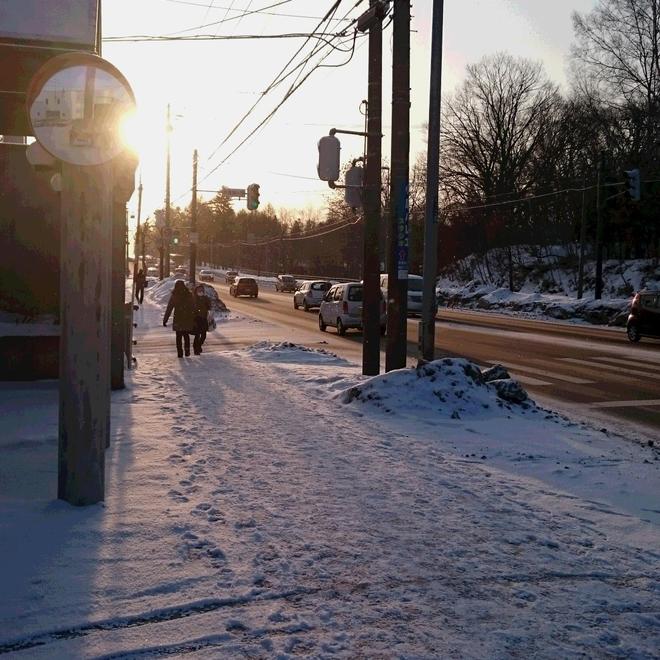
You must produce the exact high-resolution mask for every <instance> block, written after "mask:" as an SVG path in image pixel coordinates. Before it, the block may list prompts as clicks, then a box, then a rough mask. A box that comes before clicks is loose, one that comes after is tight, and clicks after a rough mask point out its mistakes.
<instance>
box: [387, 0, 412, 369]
mask: <svg viewBox="0 0 660 660" xmlns="http://www.w3.org/2000/svg"><path fill="white" fill-rule="evenodd" d="M393 4H394V19H393V45H392V51H393V52H392V147H391V154H392V164H391V169H390V222H389V240H388V245H389V250H388V267H387V273H388V278H387V281H388V285H387V298H388V301H387V302H388V310H387V352H386V355H385V369H386V371H391V370H392V369H400V368H402V367H405V366H406V348H407V342H408V335H407V315H408V300H407V297H408V178H409V157H410V0H394V3H393Z"/></svg>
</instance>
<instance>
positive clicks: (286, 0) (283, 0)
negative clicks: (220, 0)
mask: <svg viewBox="0 0 660 660" xmlns="http://www.w3.org/2000/svg"><path fill="white" fill-rule="evenodd" d="M289 2H292V0H279V2H275V3H273V4H271V5H267V6H265V7H260V8H259V9H253V10H252V11H251V12H246V11H244V12H243V13H242V14H241V15H240V17H239V16H230V17H229V18H227V14H228V13H229V11H230V10H231V7H233V6H234V0H232V3H231V6H230V7H228V8H227V7H223V9H227V11H226V12H225V17H224V18H223V19H222V20H220V21H213V23H203V24H202V25H196V26H194V27H190V28H186V29H185V30H179V31H178V32H172V34H182V33H184V32H192V31H193V30H201V29H202V28H206V27H213V26H214V25H221V24H222V23H227V22H229V21H235V20H236V19H238V18H243V17H244V16H249V15H250V14H260V13H262V12H264V11H265V10H266V9H274V8H275V7H280V6H281V5H286V4H288V3H289ZM237 11H240V10H237ZM204 20H206V16H205V17H204Z"/></svg>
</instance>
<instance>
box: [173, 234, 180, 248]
mask: <svg viewBox="0 0 660 660" xmlns="http://www.w3.org/2000/svg"><path fill="white" fill-rule="evenodd" d="M172 243H173V244H174V245H178V244H179V232H178V231H175V232H172Z"/></svg>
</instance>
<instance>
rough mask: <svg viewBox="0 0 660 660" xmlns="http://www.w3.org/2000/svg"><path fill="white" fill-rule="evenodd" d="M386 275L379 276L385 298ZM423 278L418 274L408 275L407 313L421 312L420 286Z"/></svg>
mask: <svg viewBox="0 0 660 660" xmlns="http://www.w3.org/2000/svg"><path fill="white" fill-rule="evenodd" d="M387 277H388V276H387V275H381V276H380V290H381V291H382V293H383V298H384V299H385V300H387ZM423 284H424V278H423V277H421V276H420V275H408V314H420V315H421V313H422V288H423Z"/></svg>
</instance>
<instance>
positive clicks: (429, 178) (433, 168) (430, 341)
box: [419, 0, 444, 360]
mask: <svg viewBox="0 0 660 660" xmlns="http://www.w3.org/2000/svg"><path fill="white" fill-rule="evenodd" d="M443 10H444V0H433V24H432V37H431V86H430V93H429V133H428V152H427V154H426V218H425V224H424V271H423V275H424V284H423V289H422V320H421V322H420V328H419V330H420V334H421V344H422V345H421V349H422V350H421V354H422V357H423V358H424V359H425V360H433V359H434V358H435V315H436V301H435V278H436V274H437V269H438V184H439V180H440V99H441V90H442V28H443V20H442V19H443V13H444V11H443Z"/></svg>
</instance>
